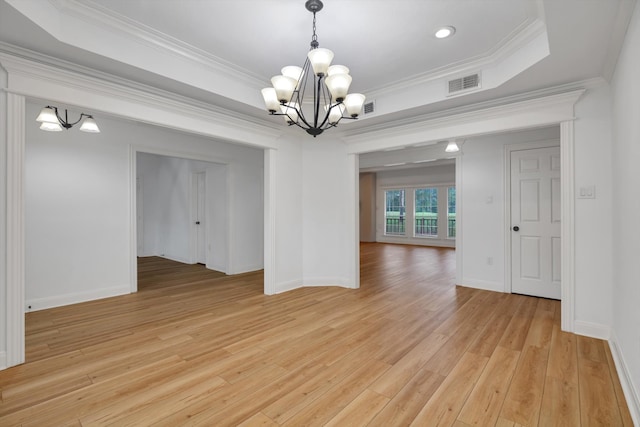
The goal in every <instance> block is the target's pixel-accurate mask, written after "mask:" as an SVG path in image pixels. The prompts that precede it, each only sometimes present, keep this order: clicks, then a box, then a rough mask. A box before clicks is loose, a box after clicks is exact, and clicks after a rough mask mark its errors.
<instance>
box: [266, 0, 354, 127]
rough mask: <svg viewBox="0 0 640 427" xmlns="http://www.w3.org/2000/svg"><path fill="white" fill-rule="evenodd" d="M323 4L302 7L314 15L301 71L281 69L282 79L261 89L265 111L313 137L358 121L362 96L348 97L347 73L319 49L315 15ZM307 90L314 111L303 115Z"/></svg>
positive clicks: (315, 1)
mask: <svg viewBox="0 0 640 427" xmlns="http://www.w3.org/2000/svg"><path fill="white" fill-rule="evenodd" d="M322 6H323V4H322V1H320V0H308V1H307V2H306V3H305V7H306V8H307V10H308V11H309V12H312V13H313V36H312V37H311V50H310V51H309V53H308V54H307V59H306V60H305V62H304V65H303V66H302V68H301V67H298V66H295V65H290V66H287V67H284V68H283V69H282V75H279V76H274V77H273V78H272V79H271V84H273V87H269V88H265V89H262V96H263V98H264V102H265V105H266V107H267V111H269V113H270V114H271V115H274V116H283V117H284V120H285V121H286V122H287V123H288V124H289V126H292V125H296V126H299V127H300V128H302V129H304V130H306V131H307V133H308V134H309V135H313V137H314V138H315V137H316V136H318V135H320V134H321V133H322V132H324V130H325V129H328V128H330V127H335V126H336V125H337V124H338V122H340V120H342V119H357V118H358V115H359V114H360V111H362V106H363V105H364V100H365V96H364V95H362V94H360V93H348V92H349V86H350V85H351V76H350V75H349V69H348V68H347V67H345V66H344V65H331V61H332V60H333V52H332V51H330V50H329V49H324V48H321V47H319V46H320V45H319V43H318V36H317V35H316V12H319V11H320V10H321V9H322ZM307 86H311V87H312V89H310V92H311V90H312V91H313V100H312V101H313V102H312V104H313V111H311V108H309V111H308V113H311V114H312V116H308V115H305V112H304V109H303V106H304V105H305V102H304V96H305V92H306V89H307ZM345 113H346V114H345Z"/></svg>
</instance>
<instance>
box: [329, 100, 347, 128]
mask: <svg viewBox="0 0 640 427" xmlns="http://www.w3.org/2000/svg"><path fill="white" fill-rule="evenodd" d="M329 108H330V106H329V105H325V106H324V110H325V111H327V110H329ZM344 108H345V107H344V104H338V105H335V106H334V107H333V108H331V111H330V112H329V123H330V124H332V125H335V124H336V123H338V122H339V121H340V119H341V118H342V113H344Z"/></svg>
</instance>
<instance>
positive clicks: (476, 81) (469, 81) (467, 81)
mask: <svg viewBox="0 0 640 427" xmlns="http://www.w3.org/2000/svg"><path fill="white" fill-rule="evenodd" d="M478 87H480V74H477V73H476V74H471V75H470V76H465V77H460V78H459V79H453V80H449V95H453V94H456V93H458V92H462V91H467V90H471V89H476V88H478Z"/></svg>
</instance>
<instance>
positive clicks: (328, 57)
mask: <svg viewBox="0 0 640 427" xmlns="http://www.w3.org/2000/svg"><path fill="white" fill-rule="evenodd" d="M307 57H308V58H309V62H311V66H312V67H313V72H314V73H315V75H316V76H319V75H325V74H327V70H328V69H329V66H330V65H331V61H333V52H331V51H330V50H329V49H324V48H321V47H319V48H317V49H311V50H310V51H309V53H308V54H307Z"/></svg>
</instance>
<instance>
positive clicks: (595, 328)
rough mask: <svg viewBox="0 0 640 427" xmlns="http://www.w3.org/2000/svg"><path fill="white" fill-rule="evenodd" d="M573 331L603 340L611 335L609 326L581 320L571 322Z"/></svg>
mask: <svg viewBox="0 0 640 427" xmlns="http://www.w3.org/2000/svg"><path fill="white" fill-rule="evenodd" d="M573 332H574V333H576V334H578V335H584V336H585V337H591V338H598V339H601V340H605V341H607V340H608V339H609V338H610V336H611V328H609V327H608V326H605V325H601V324H599V323H592V322H584V321H581V320H576V321H574V322H573Z"/></svg>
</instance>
